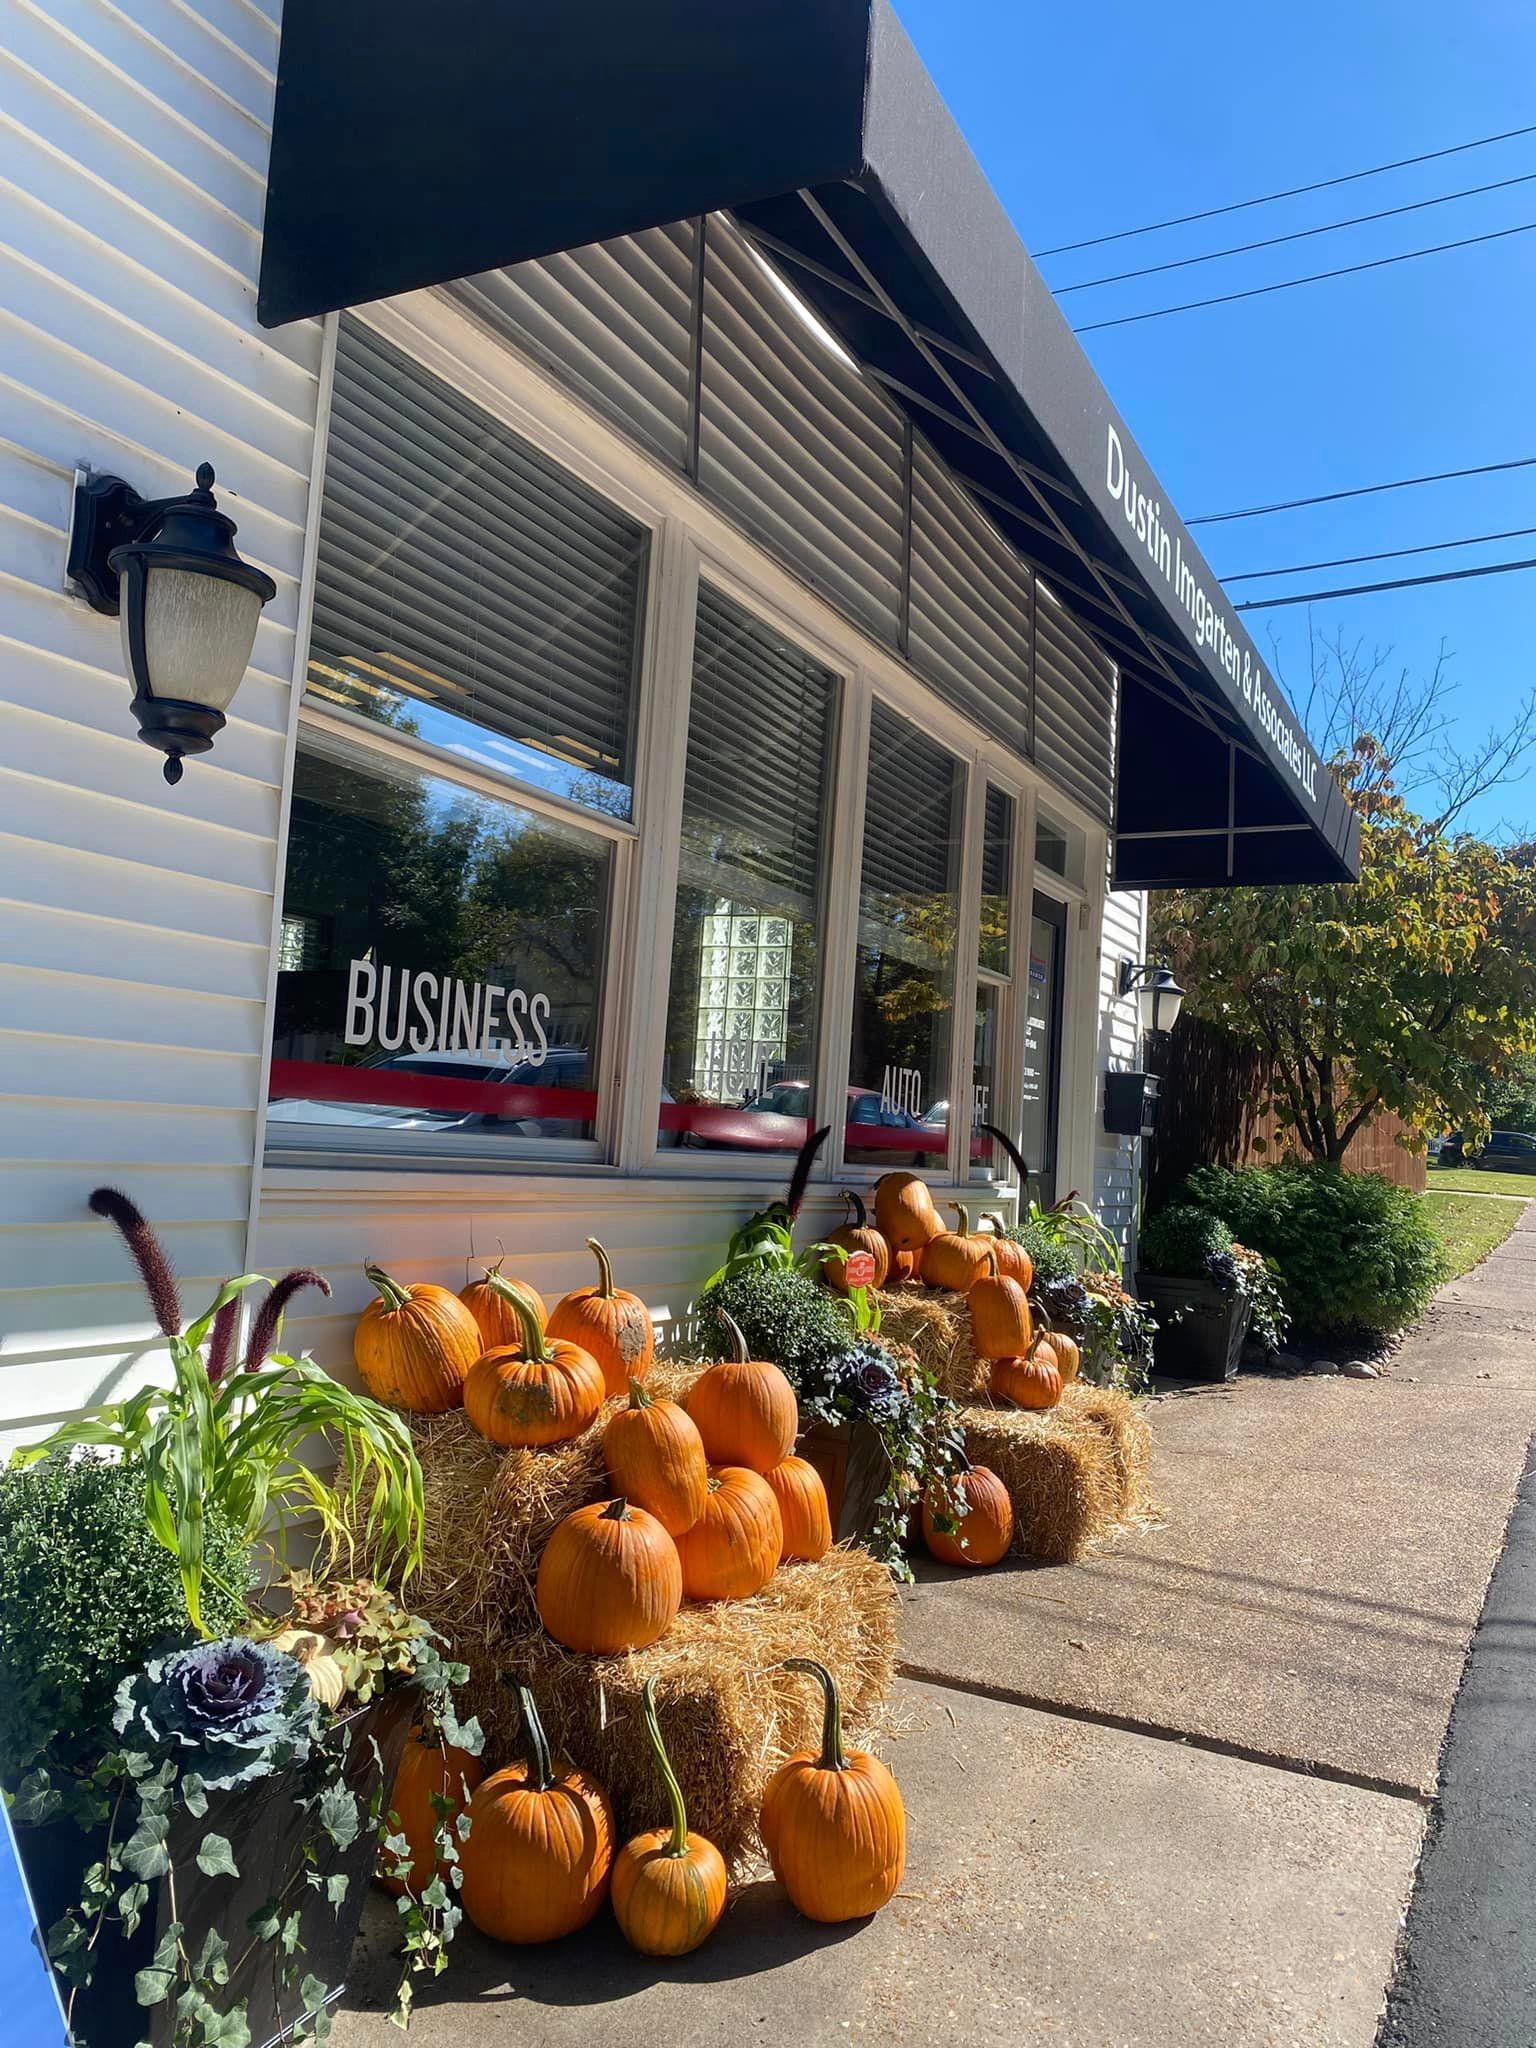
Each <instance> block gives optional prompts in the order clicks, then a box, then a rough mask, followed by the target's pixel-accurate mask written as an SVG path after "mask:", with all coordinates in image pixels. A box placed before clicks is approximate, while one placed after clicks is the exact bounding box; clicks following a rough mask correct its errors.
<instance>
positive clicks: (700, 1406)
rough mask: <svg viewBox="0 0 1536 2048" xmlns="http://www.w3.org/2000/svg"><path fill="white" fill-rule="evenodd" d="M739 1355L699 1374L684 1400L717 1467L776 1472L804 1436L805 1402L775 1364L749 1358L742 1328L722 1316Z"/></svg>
mask: <svg viewBox="0 0 1536 2048" xmlns="http://www.w3.org/2000/svg"><path fill="white" fill-rule="evenodd" d="M720 1320H721V1322H722V1323H724V1324H725V1327H726V1329H727V1330H728V1331H729V1333H730V1337H731V1342H732V1344H733V1345H734V1347H735V1352H736V1356H735V1357H734V1358H730V1359H724V1360H722V1361H721V1363H720V1364H719V1365H712V1366H710V1367H709V1369H708V1370H707V1371H706V1372H702V1373H700V1375H699V1377H698V1378H697V1379H696V1380H695V1381H694V1383H693V1385H692V1386H691V1387H690V1388H689V1389H688V1392H687V1394H686V1395H685V1397H684V1401H685V1405H686V1407H687V1409H688V1413H689V1414H690V1415H691V1416H692V1417H693V1419H694V1421H695V1422H696V1423H697V1424H698V1430H699V1435H700V1436H701V1437H702V1438H703V1439H704V1449H705V1451H706V1453H707V1454H708V1457H709V1461H710V1463H711V1464H712V1465H746V1466H748V1467H749V1468H750V1469H751V1470H752V1471H754V1472H771V1471H772V1470H773V1468H774V1466H775V1465H777V1464H778V1462H779V1460H780V1459H781V1458H787V1457H788V1456H789V1454H790V1452H791V1451H792V1450H793V1449H794V1447H795V1438H796V1437H797V1436H798V1435H799V1434H800V1404H799V1403H798V1402H797V1401H796V1399H795V1390H794V1388H793V1387H792V1386H791V1385H790V1384H789V1381H788V1380H787V1379H786V1378H785V1377H784V1375H783V1373H782V1372H780V1370H779V1368H778V1367H777V1366H776V1365H770V1364H769V1363H768V1362H767V1361H766V1360H765V1359H755V1358H749V1357H748V1356H747V1340H746V1338H745V1337H744V1336H743V1335H742V1334H741V1328H740V1325H739V1324H737V1323H735V1322H733V1321H732V1319H731V1318H730V1317H729V1316H728V1315H725V1314H723V1313H722V1315H721V1317H720Z"/></svg>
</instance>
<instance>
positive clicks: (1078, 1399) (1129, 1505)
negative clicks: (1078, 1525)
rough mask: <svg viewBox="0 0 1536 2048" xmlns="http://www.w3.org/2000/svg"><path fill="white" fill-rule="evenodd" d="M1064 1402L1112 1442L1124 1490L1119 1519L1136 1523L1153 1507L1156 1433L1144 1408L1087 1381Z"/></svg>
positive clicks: (1071, 1389)
mask: <svg viewBox="0 0 1536 2048" xmlns="http://www.w3.org/2000/svg"><path fill="white" fill-rule="evenodd" d="M1061 1398H1062V1402H1063V1404H1064V1405H1065V1406H1067V1407H1069V1408H1070V1409H1071V1410H1072V1412H1073V1413H1074V1414H1077V1415H1080V1416H1081V1417H1082V1418H1083V1420H1084V1421H1085V1422H1091V1423H1092V1424H1093V1425H1094V1426H1095V1428H1098V1429H1102V1430H1103V1432H1104V1434H1105V1436H1106V1437H1107V1438H1108V1439H1109V1446H1110V1453H1111V1456H1112V1457H1113V1460H1114V1467H1115V1478H1116V1480H1117V1482H1118V1484H1119V1490H1120V1503H1119V1519H1120V1520H1121V1521H1122V1522H1131V1521H1135V1520H1136V1519H1137V1517H1138V1516H1141V1515H1143V1514H1145V1513H1146V1512H1147V1511H1148V1510H1149V1508H1150V1505H1151V1467H1152V1432H1151V1430H1150V1429H1149V1428H1148V1426H1147V1418H1146V1414H1145V1412H1144V1409H1143V1404H1141V1403H1140V1402H1137V1401H1133V1400H1132V1399H1131V1398H1130V1396H1129V1395H1128V1394H1123V1393H1121V1392H1120V1390H1119V1389H1118V1388H1117V1387H1097V1386H1093V1385H1091V1384H1090V1383H1089V1382H1088V1381H1086V1380H1076V1381H1074V1382H1073V1384H1072V1385H1071V1386H1070V1387H1068V1388H1067V1389H1066V1390H1065V1392H1064V1393H1063V1394H1062V1397H1061Z"/></svg>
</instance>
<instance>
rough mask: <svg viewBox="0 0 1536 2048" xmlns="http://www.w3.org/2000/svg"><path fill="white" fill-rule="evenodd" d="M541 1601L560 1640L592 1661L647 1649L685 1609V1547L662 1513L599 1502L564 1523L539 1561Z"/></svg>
mask: <svg viewBox="0 0 1536 2048" xmlns="http://www.w3.org/2000/svg"><path fill="white" fill-rule="evenodd" d="M534 1599H535V1601H536V1602H537V1605H538V1610H539V1619H540V1620H541V1621H542V1622H543V1624H544V1627H545V1629H546V1630H547V1631H548V1633H549V1634H550V1635H552V1636H553V1637H554V1639H555V1641H556V1642H557V1643H564V1645H565V1647H566V1648H567V1649H568V1650H580V1651H581V1652H583V1654H584V1655H586V1656H589V1657H612V1656H616V1655H617V1654H618V1652H619V1651H620V1650H644V1649H648V1648H649V1647H650V1645H651V1644H652V1643H654V1642H656V1641H658V1640H659V1639H660V1638H661V1637H662V1636H664V1635H665V1634H666V1632H667V1630H668V1629H669V1628H670V1627H671V1626H672V1624H673V1622H674V1621H675V1620H676V1619H677V1610H678V1608H679V1607H681V1605H682V1604H683V1568H682V1565H681V1563H680V1562H679V1560H678V1554H677V1545H676V1544H675V1543H674V1542H673V1541H672V1538H671V1537H670V1536H669V1535H668V1534H667V1532H666V1530H665V1529H663V1527H662V1526H661V1524H660V1522H658V1521H657V1519H656V1517H655V1516H654V1515H648V1514H647V1513H646V1511H645V1509H644V1508H632V1507H631V1506H630V1505H629V1502H628V1501H626V1500H610V1501H597V1502H594V1503H593V1505H592V1506H591V1507H586V1508H577V1509H576V1511H575V1512H574V1514H569V1515H567V1516H566V1517H565V1519H564V1521H562V1522H559V1523H557V1524H556V1526H555V1528H554V1531H553V1533H552V1534H551V1536H550V1539H549V1541H548V1542H547V1543H546V1544H545V1546H544V1555H543V1556H542V1557H541V1558H540V1559H539V1572H538V1578H537V1580H536V1581H535V1585H534Z"/></svg>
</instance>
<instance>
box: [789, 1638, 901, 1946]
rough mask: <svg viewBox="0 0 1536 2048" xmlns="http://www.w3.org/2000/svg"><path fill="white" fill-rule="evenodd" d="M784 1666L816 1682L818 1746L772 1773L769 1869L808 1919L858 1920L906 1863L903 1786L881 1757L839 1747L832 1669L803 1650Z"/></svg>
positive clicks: (886, 1895) (889, 1891)
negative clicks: (819, 1719) (819, 1694)
mask: <svg viewBox="0 0 1536 2048" xmlns="http://www.w3.org/2000/svg"><path fill="white" fill-rule="evenodd" d="M784 1668H785V1670H786V1671H806V1672H809V1673H810V1674H811V1675H812V1676H813V1677H814V1678H815V1679H816V1680H817V1681H818V1682H819V1684H820V1685H821V1688H822V1693H823V1696H824V1700H825V1707H824V1711H823V1717H822V1731H821V1752H820V1754H819V1755H818V1754H817V1753H816V1752H815V1751H814V1750H801V1751H799V1752H798V1753H797V1754H796V1755H794V1756H792V1757H791V1758H790V1759H789V1761H788V1763H786V1764H781V1765H780V1767H779V1769H778V1770H777V1771H775V1773H774V1774H773V1777H772V1778H771V1779H770V1780H769V1782H768V1789H767V1791H766V1792H765V1793H764V1794H763V1807H762V1816H761V1825H762V1835H763V1842H764V1844H765V1846H766V1847H767V1850H768V1857H769V1860H770V1862H771V1863H772V1864H773V1874H774V1876H775V1877H776V1878H777V1879H778V1880H779V1882H780V1884H781V1885H783V1887H784V1889H785V1891H787V1892H788V1893H789V1896H790V1898H791V1899H792V1900H793V1901H794V1903H795V1905H797V1906H798V1907H799V1909H800V1911H801V1912H802V1913H804V1914H805V1916H806V1918H807V1919H809V1920H861V1919H863V1917H864V1916H865V1914H867V1913H876V1912H878V1911H879V1910H880V1908H881V1907H882V1906H883V1905H885V1904H886V1903H887V1902H888V1901H889V1900H890V1898H891V1897H892V1895H893V1894H894V1893H895V1890H896V1887H897V1886H898V1885H899V1884H900V1883H901V1874H902V1871H903V1870H904V1869H905V1868H906V1861H907V1816H906V1810H905V1808H904V1807H903V1805H902V1803H901V1793H900V1791H899V1790H898V1789H897V1785H896V1780H895V1779H894V1778H893V1777H892V1776H891V1774H890V1772H889V1771H888V1770H887V1769H886V1767H885V1765H884V1764H883V1763H881V1761H880V1759H879V1758H878V1757H874V1756H870V1755H868V1754H867V1753H866V1752H864V1751H863V1750H857V1749H853V1750H845V1749H844V1748H843V1730H842V1715H841V1710H840V1708H839V1704H838V1698H837V1687H836V1685H835V1684H834V1682H833V1679H832V1674H831V1673H830V1672H829V1671H827V1670H826V1669H825V1668H824V1667H823V1666H822V1665H820V1664H815V1663H812V1662H811V1660H810V1659H809V1658H806V1657H791V1658H790V1659H789V1661H788V1662H787V1663H786V1664H785V1666H784Z"/></svg>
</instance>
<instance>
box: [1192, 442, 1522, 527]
mask: <svg viewBox="0 0 1536 2048" xmlns="http://www.w3.org/2000/svg"><path fill="white" fill-rule="evenodd" d="M1504 469H1536V455H1517V456H1516V457H1515V458H1514V460H1513V461H1511V462H1480V463H1478V464H1477V466H1476V468H1474V469H1437V470H1436V471H1434V473H1433V474H1432V475H1430V476H1403V477H1398V478H1397V479H1396V480H1395V481H1394V482H1392V483H1389V484H1357V485H1356V486H1355V488H1354V489H1353V490H1350V491H1322V492H1320V493H1319V495H1318V496H1317V497H1315V498H1283V499H1281V500H1280V501H1279V502H1278V503H1276V504H1274V505H1249V506H1246V507H1245V508H1244V509H1243V510H1242V511H1239V512H1202V513H1201V514H1200V516H1199V517H1198V518H1197V519H1186V520H1185V522H1184V524H1185V525H1186V526H1220V525H1223V524H1224V523H1225V522H1226V521H1227V520H1229V519H1261V518H1263V517H1264V516H1265V514H1266V513H1270V512H1299V511H1301V510H1302V508H1303V507H1304V506H1307V505H1336V504H1337V503H1338V502H1339V500H1340V499H1341V498H1370V497H1374V496H1375V495H1376V493H1377V492H1378V491H1406V490H1408V489H1410V488H1411V487H1412V486H1413V485H1414V484H1444V483H1450V482H1451V481H1452V480H1453V479H1455V478H1457V477H1463V476H1492V475H1493V474H1494V473H1495V472H1496V471H1498V470H1504Z"/></svg>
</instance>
